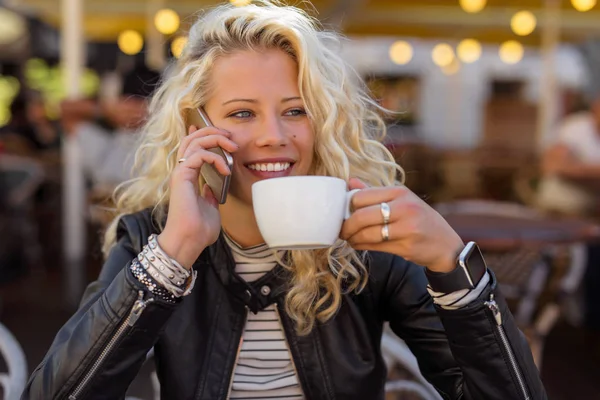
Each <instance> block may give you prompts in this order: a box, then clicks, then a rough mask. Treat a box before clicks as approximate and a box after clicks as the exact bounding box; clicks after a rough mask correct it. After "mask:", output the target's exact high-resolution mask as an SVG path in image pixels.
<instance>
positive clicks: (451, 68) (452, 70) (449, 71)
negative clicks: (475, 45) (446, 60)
mask: <svg viewBox="0 0 600 400" xmlns="http://www.w3.org/2000/svg"><path fill="white" fill-rule="evenodd" d="M458 71H460V62H459V61H458V60H457V59H456V58H455V59H454V60H452V62H451V63H450V64H448V65H445V66H443V67H442V72H443V73H444V75H448V76H451V75H456V74H457V73H458Z"/></svg>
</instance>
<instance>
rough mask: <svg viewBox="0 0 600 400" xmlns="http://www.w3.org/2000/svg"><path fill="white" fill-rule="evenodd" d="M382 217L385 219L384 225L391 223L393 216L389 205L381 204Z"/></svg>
mask: <svg viewBox="0 0 600 400" xmlns="http://www.w3.org/2000/svg"><path fill="white" fill-rule="evenodd" d="M380 207H381V216H382V217H383V224H384V225H385V224H387V223H388V222H390V215H391V214H392V210H391V209H390V205H389V204H388V203H385V202H384V203H381V204H380Z"/></svg>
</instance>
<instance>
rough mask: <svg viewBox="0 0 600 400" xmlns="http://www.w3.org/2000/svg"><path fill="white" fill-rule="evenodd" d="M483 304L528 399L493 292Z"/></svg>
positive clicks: (521, 374) (525, 397)
mask: <svg viewBox="0 0 600 400" xmlns="http://www.w3.org/2000/svg"><path fill="white" fill-rule="evenodd" d="M484 304H485V306H486V307H487V308H489V309H490V311H491V312H492V315H493V316H494V319H495V320H496V330H497V331H498V334H499V335H500V339H501V341H502V346H503V347H504V351H505V352H506V354H507V355H508V360H509V362H510V367H511V370H512V372H513V373H514V375H515V376H516V378H517V381H518V382H519V387H520V389H521V394H522V395H523V399H525V400H530V399H531V397H530V396H529V392H528V390H527V386H526V385H525V379H524V378H523V373H522V372H521V370H520V369H519V366H518V364H517V361H516V358H515V355H514V353H513V350H512V348H511V347H510V343H509V342H508V337H507V336H506V332H505V331H504V325H503V324H502V314H501V313H500V308H499V307H498V303H496V300H494V294H493V293H492V294H491V295H490V301H486V302H485V303H484Z"/></svg>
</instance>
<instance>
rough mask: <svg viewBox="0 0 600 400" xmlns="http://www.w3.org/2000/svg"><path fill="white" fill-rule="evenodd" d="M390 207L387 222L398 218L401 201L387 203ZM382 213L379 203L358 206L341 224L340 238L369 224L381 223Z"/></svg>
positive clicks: (350, 235) (347, 236)
mask: <svg viewBox="0 0 600 400" xmlns="http://www.w3.org/2000/svg"><path fill="white" fill-rule="evenodd" d="M387 204H388V206H389V207H390V219H389V221H388V223H393V222H395V221H397V220H399V219H400V217H401V216H402V213H401V202H400V201H391V202H388V203H387ZM383 222H384V221H383V214H382V211H381V203H378V204H374V205H371V206H368V207H363V208H359V209H358V210H355V211H354V212H353V213H352V215H351V216H350V218H348V219H347V220H346V221H345V222H344V225H342V232H341V233H340V238H342V239H344V238H349V237H352V236H353V235H354V234H356V233H357V232H358V231H360V230H361V229H364V228H367V227H369V226H376V225H379V226H381V225H383Z"/></svg>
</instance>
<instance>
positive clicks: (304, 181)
mask: <svg viewBox="0 0 600 400" xmlns="http://www.w3.org/2000/svg"><path fill="white" fill-rule="evenodd" d="M357 191H358V190H352V191H348V189H347V185H346V182H345V181H344V180H343V179H339V178H333V177H328V176H288V177H283V178H272V179H265V180H262V181H259V182H256V183H255V184H253V185H252V204H253V207H254V215H255V216H256V221H257V223H258V228H259V230H260V233H261V234H262V237H263V239H264V240H265V242H266V243H267V245H268V246H269V247H270V248H274V249H279V250H306V249H320V248H326V247H331V246H332V245H333V244H334V243H335V241H336V240H337V239H338V238H339V235H340V231H341V228H342V223H343V222H344V220H345V219H348V218H349V217H350V201H351V199H352V196H353V195H354V193H356V192H357Z"/></svg>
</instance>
